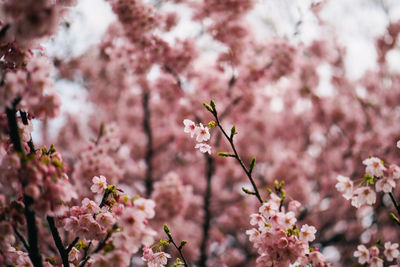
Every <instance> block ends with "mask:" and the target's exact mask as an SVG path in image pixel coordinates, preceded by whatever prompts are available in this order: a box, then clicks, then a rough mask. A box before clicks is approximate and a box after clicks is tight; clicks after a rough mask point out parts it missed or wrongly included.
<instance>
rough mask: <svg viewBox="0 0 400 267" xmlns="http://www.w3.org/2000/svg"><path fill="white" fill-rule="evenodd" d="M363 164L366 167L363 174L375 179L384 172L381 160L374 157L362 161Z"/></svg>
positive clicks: (384, 168)
mask: <svg viewBox="0 0 400 267" xmlns="http://www.w3.org/2000/svg"><path fill="white" fill-rule="evenodd" d="M363 164H364V165H366V166H367V167H366V169H365V172H366V173H368V174H370V175H372V176H377V177H382V176H383V172H384V171H385V170H386V167H385V166H384V165H383V163H382V160H380V159H379V158H376V157H370V158H367V159H365V160H364V161H363Z"/></svg>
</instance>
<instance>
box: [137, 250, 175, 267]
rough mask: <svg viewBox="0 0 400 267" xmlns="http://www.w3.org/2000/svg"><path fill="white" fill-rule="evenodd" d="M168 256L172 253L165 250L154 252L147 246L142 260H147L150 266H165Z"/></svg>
mask: <svg viewBox="0 0 400 267" xmlns="http://www.w3.org/2000/svg"><path fill="white" fill-rule="evenodd" d="M168 258H171V255H169V254H168V253H165V252H163V251H160V252H157V253H154V252H153V250H152V249H151V248H149V247H147V246H145V247H144V248H143V257H142V260H144V261H146V262H147V266H148V267H163V266H165V265H166V264H167V261H168Z"/></svg>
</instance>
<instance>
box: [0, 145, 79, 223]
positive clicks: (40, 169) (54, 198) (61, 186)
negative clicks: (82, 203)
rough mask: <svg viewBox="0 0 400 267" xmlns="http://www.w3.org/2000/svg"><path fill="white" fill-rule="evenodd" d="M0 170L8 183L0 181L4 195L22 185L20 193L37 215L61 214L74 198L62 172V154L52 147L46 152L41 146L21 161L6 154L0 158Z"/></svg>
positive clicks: (69, 184)
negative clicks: (28, 198) (0, 159)
mask: <svg viewBox="0 0 400 267" xmlns="http://www.w3.org/2000/svg"><path fill="white" fill-rule="evenodd" d="M0 170H1V171H2V173H3V176H2V178H5V179H9V181H11V182H8V183H6V182H4V183H3V181H2V184H3V186H4V190H6V192H5V193H7V194H8V193H10V192H18V191H19V190H20V188H21V184H22V190H23V193H24V194H25V195H26V196H28V197H30V198H32V200H33V201H34V204H33V206H32V209H33V210H34V211H36V212H37V213H38V214H40V215H43V216H45V215H50V216H54V215H60V214H63V213H64V212H65V210H66V209H67V204H68V203H69V202H70V201H71V200H72V199H74V198H77V193H76V191H75V190H74V188H73V186H72V185H71V183H70V181H69V178H68V176H67V174H66V173H65V168H64V166H63V160H62V157H61V154H60V153H59V152H57V151H56V150H55V149H54V147H50V149H48V150H47V149H46V148H45V147H42V148H41V149H40V150H37V151H36V152H35V153H31V154H29V155H28V156H26V157H24V160H23V162H21V159H20V156H18V154H17V153H12V154H8V155H6V157H4V158H3V160H2V162H1V166H0ZM11 177H18V179H10V178H11ZM4 181H5V180H4Z"/></svg>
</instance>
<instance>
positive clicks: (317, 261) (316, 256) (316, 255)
mask: <svg viewBox="0 0 400 267" xmlns="http://www.w3.org/2000/svg"><path fill="white" fill-rule="evenodd" d="M308 258H309V260H310V261H312V262H313V266H325V264H326V259H325V257H324V255H322V253H321V252H319V251H313V252H311V253H310V255H309V256H308Z"/></svg>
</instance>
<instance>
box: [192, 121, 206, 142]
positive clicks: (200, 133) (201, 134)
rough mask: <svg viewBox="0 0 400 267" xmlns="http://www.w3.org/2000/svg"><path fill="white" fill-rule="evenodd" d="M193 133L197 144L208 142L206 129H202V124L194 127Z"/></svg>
mask: <svg viewBox="0 0 400 267" xmlns="http://www.w3.org/2000/svg"><path fill="white" fill-rule="evenodd" d="M195 133H196V141H197V142H203V141H208V140H209V139H210V132H209V130H208V127H204V126H203V124H202V123H200V124H199V126H196V128H195Z"/></svg>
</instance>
